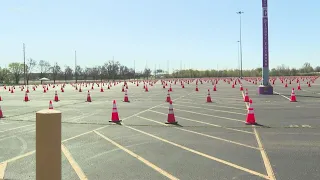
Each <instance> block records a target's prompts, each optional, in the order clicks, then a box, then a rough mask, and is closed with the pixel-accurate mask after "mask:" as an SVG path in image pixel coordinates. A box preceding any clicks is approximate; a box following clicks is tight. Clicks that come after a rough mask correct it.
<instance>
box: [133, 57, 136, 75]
mask: <svg viewBox="0 0 320 180" xmlns="http://www.w3.org/2000/svg"><path fill="white" fill-rule="evenodd" d="M133 79H136V60H133Z"/></svg>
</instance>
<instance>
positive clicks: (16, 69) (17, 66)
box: [9, 62, 24, 84]
mask: <svg viewBox="0 0 320 180" xmlns="http://www.w3.org/2000/svg"><path fill="white" fill-rule="evenodd" d="M9 70H10V72H11V73H12V75H13V77H14V80H15V84H19V81H20V78H21V75H22V73H23V71H24V64H22V63H17V62H13V63H10V64H9Z"/></svg>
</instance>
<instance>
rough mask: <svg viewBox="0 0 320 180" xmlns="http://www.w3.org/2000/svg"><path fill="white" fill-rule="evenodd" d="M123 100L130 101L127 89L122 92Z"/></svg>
mask: <svg viewBox="0 0 320 180" xmlns="http://www.w3.org/2000/svg"><path fill="white" fill-rule="evenodd" d="M123 102H130V101H129V97H128V91H127V90H125V92H124V98H123Z"/></svg>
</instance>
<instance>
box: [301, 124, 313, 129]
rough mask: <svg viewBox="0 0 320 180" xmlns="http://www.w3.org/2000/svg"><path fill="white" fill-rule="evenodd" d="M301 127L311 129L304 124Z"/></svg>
mask: <svg viewBox="0 0 320 180" xmlns="http://www.w3.org/2000/svg"><path fill="white" fill-rule="evenodd" d="M302 127H304V128H311V126H310V125H306V124H303V125H302Z"/></svg>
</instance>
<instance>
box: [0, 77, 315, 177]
mask: <svg viewBox="0 0 320 180" xmlns="http://www.w3.org/2000/svg"><path fill="white" fill-rule="evenodd" d="M242 82H243V87H244V88H245V89H246V88H247V89H248V93H249V97H250V98H251V99H252V100H253V104H252V106H253V107H254V112H255V118H256V121H257V123H258V124H259V125H257V126H251V125H246V124H245V120H246V115H247V106H248V104H247V103H245V102H244V101H243V92H242V91H240V90H239V83H238V84H237V85H235V88H232V87H231V84H229V83H227V82H224V81H223V80H220V81H219V82H218V84H217V91H212V89H213V85H212V82H211V81H206V80H203V82H202V83H201V82H199V83H198V88H199V91H195V88H196V83H195V81H193V82H190V83H189V84H188V83H187V82H185V83H184V85H185V88H182V87H181V84H180V82H179V81H177V82H176V83H175V81H174V80H173V81H172V82H169V81H168V80H167V84H168V85H167V86H166V87H165V88H163V87H162V85H161V84H160V81H158V82H157V83H156V84H154V85H149V84H148V88H149V92H145V91H144V89H143V82H140V83H139V86H137V85H136V84H135V83H132V82H128V96H129V100H130V103H127V102H122V100H123V98H124V92H121V88H122V84H123V83H122V82H121V83H119V84H118V85H115V86H112V87H111V88H110V89H107V84H106V83H105V84H104V86H103V88H104V92H100V87H98V86H97V85H96V84H95V86H94V89H91V84H90V85H88V86H87V87H85V86H84V87H83V88H82V90H83V91H82V92H79V91H78V90H75V88H74V87H72V86H71V85H66V87H65V92H61V91H60V86H56V87H55V88H53V87H52V86H50V87H49V90H48V91H47V92H46V93H43V90H42V87H40V86H39V87H38V88H37V89H36V91H33V90H32V89H31V88H30V93H29V94H28V96H29V98H30V101H29V102H24V101H23V99H24V95H25V93H24V91H20V89H19V88H18V87H16V89H15V92H14V93H10V92H9V91H8V90H4V89H3V87H1V88H0V96H1V97H2V99H3V101H1V102H0V105H1V108H2V111H3V114H4V115H5V118H3V119H0V144H1V145H0V179H1V178H4V179H24V180H28V179H35V167H36V166H35V113H36V112H37V111H39V110H41V109H48V105H49V101H50V100H53V97H54V94H55V90H57V92H58V96H59V99H60V101H59V102H53V107H54V109H57V110H59V111H61V112H62V140H63V141H62V146H64V147H65V149H66V150H67V151H68V152H69V153H68V154H65V153H62V179H68V180H73V179H75V180H76V179H86V178H87V179H117V180H121V179H132V180H141V179H146V180H149V179H154V180H155V179H190V180H197V179H199V180H205V179H207V180H212V179H217V180H223V179H226V180H230V179H234V180H237V179H241V180H242V179H243V180H249V179H253V180H256V179H270V180H275V179H288V180H289V179H290V180H295V179H297V180H299V179H320V177H319V176H320V173H319V171H320V168H319V167H318V165H317V164H318V160H319V158H320V157H319V153H318V152H319V150H320V132H319V128H320V113H319V107H318V105H319V103H320V94H318V93H319V85H320V83H319V82H320V81H319V80H317V81H315V83H314V84H312V86H311V87H307V85H306V84H305V83H301V87H302V90H301V91H298V90H296V91H295V93H296V95H297V101H298V102H290V101H289V99H290V94H291V88H292V87H294V88H295V89H296V87H297V83H295V82H294V83H292V84H289V85H288V86H289V87H287V88H285V87H284V86H283V84H282V83H281V82H280V81H279V80H277V81H276V82H275V85H274V91H275V92H276V93H277V94H276V95H265V96H261V95H260V96H259V95H258V94H257V85H255V84H252V83H250V82H247V81H244V80H242ZM170 84H171V85H172V90H173V91H172V92H170V96H171V99H172V100H173V108H174V114H175V118H176V121H177V122H178V124H177V125H170V124H165V122H166V121H167V114H168V109H169V104H168V103H167V102H165V100H166V96H167V90H168V88H169V86H170ZM208 89H210V94H211V98H212V100H213V103H206V97H207V93H208ZM88 90H90V95H91V98H92V102H90V103H89V102H86V97H87V91H88ZM288 98H289V99H288ZM113 100H116V102H117V108H118V112H119V116H120V119H121V120H122V123H121V124H113V123H110V122H109V120H110V117H111V112H112V102H113ZM70 160H72V161H73V162H76V163H70ZM1 176H3V177H1Z"/></svg>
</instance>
